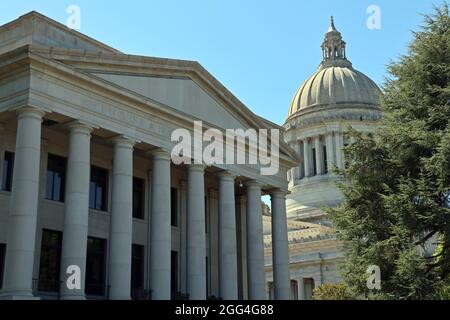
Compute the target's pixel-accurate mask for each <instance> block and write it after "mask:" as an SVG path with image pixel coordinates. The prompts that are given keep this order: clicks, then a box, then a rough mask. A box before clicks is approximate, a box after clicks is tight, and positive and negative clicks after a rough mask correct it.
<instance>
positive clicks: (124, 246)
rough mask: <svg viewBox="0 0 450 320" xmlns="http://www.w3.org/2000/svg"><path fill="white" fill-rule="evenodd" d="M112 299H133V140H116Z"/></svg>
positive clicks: (112, 199)
mask: <svg viewBox="0 0 450 320" xmlns="http://www.w3.org/2000/svg"><path fill="white" fill-rule="evenodd" d="M113 143H114V159H113V174H112V175H113V178H112V196H111V231H110V237H111V238H110V250H109V286H110V287H109V298H110V299H121V300H124V299H130V288H131V245H132V223H133V220H132V212H133V146H134V141H131V140H129V139H126V138H123V137H118V138H115V139H113Z"/></svg>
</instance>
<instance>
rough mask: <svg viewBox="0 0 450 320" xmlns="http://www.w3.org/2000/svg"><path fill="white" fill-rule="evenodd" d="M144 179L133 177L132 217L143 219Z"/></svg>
mask: <svg viewBox="0 0 450 320" xmlns="http://www.w3.org/2000/svg"><path fill="white" fill-rule="evenodd" d="M144 199H145V181H144V180H142V179H139V178H133V218H137V219H144V201H145V200H144Z"/></svg>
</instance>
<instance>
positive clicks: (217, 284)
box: [0, 12, 300, 299]
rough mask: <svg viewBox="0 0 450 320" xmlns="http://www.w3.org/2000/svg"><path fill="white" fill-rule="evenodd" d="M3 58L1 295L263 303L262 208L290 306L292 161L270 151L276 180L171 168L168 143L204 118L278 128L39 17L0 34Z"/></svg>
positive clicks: (279, 293) (194, 79)
mask: <svg viewBox="0 0 450 320" xmlns="http://www.w3.org/2000/svg"><path fill="white" fill-rule="evenodd" d="M0 57H1V58H0V166H1V167H0V181H1V182H2V186H1V187H2V188H1V189H2V191H0V271H1V277H0V280H2V281H1V283H0V284H1V287H2V289H1V291H0V295H1V297H2V298H4V299H33V298H43V299H85V298H92V299H130V298H133V299H148V298H152V299H170V298H174V299H183V298H184V299H185V298H190V299H207V298H211V297H216V298H217V297H221V298H224V299H264V298H265V295H266V289H265V286H266V281H265V277H264V243H263V218H262V212H261V195H270V196H271V198H272V217H273V219H272V225H271V228H272V230H273V235H274V237H275V239H274V240H273V241H274V243H276V245H275V246H274V248H273V250H274V251H275V252H274V255H273V259H275V261H274V262H275V264H274V265H275V266H276V267H275V270H274V274H275V278H276V279H275V285H274V287H275V296H276V297H277V298H278V299H287V298H289V290H290V289H289V269H288V243H287V231H286V206H285V196H286V193H287V191H288V184H287V181H286V174H287V171H288V170H290V168H291V167H293V166H295V165H296V164H298V163H300V158H299V157H298V155H297V154H296V153H295V152H294V151H293V150H292V149H291V148H290V147H289V146H288V145H287V144H286V143H284V142H283V141H281V142H280V143H277V142H270V143H277V144H278V145H279V149H280V168H279V171H278V173H277V174H275V175H267V176H264V175H261V174H260V165H253V164H252V165H250V164H249V165H247V164H239V165H233V164H228V165H212V166H206V165H204V164H186V165H175V164H174V163H172V162H171V157H170V152H171V150H172V148H173V145H174V144H175V142H173V141H172V140H171V133H172V132H173V130H174V129H177V128H184V129H186V130H187V131H188V132H192V130H193V128H192V124H193V122H194V121H203V125H204V127H205V129H208V128H216V129H218V130H220V131H221V132H224V131H225V129H228V128H230V129H237V128H242V129H248V128H255V129H259V128H265V129H282V128H281V127H278V126H276V125H274V124H272V123H270V122H269V121H266V120H264V119H262V118H260V117H258V116H257V115H255V114H254V113H253V112H251V111H250V110H249V109H248V108H247V107H245V106H244V105H243V104H242V103H241V102H240V101H239V100H238V99H237V98H236V97H235V96H233V95H232V93H231V92H229V91H228V90H227V89H226V88H225V87H224V86H222V85H221V84H220V83H219V82H218V81H217V80H216V79H215V78H214V77H213V76H212V75H211V74H209V73H208V72H207V71H206V70H205V69H204V68H203V67H202V66H201V65H200V64H198V63H197V62H192V61H183V60H171V59H162V58H152V57H143V56H134V55H128V54H124V53H122V52H120V51H118V50H116V49H113V48H111V47H109V46H107V45H105V44H103V43H100V42H98V41H96V40H94V39H92V38H89V37H87V36H85V35H83V34H81V33H78V32H76V31H74V30H70V29H68V28H67V27H65V26H63V25H61V24H59V23H57V22H55V21H53V20H51V19H49V18H47V17H45V16H43V15H41V14H39V13H36V12H31V13H29V14H26V15H24V16H21V17H20V18H18V19H17V20H14V21H12V22H10V23H8V24H6V25H3V26H1V27H0ZM246 150H247V151H246V152H247V153H248V152H250V151H248V150H249V148H246ZM247 155H248V154H247ZM77 268H78V270H77ZM78 271H79V274H80V276H81V279H80V281H79V282H80V286H77V281H76V278H73V279H72V278H70V277H71V276H72V275H76V274H77V272H78ZM74 279H75V280H74ZM72 280H74V282H71V281H72ZM68 283H71V284H73V286H70V285H68Z"/></svg>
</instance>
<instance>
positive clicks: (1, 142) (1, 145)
mask: <svg viewBox="0 0 450 320" xmlns="http://www.w3.org/2000/svg"><path fill="white" fill-rule="evenodd" d="M4 132H5V126H4V124H3V123H0V190H1V188H2V182H3V160H4V157H5V135H4Z"/></svg>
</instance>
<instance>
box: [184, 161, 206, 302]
mask: <svg viewBox="0 0 450 320" xmlns="http://www.w3.org/2000/svg"><path fill="white" fill-rule="evenodd" d="M187 170H188V187H187V251H188V252H187V255H188V265H187V269H188V274H187V286H188V294H189V299H190V300H204V299H206V235H205V182H204V170H205V167H204V166H203V165H201V164H191V165H188V166H187Z"/></svg>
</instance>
